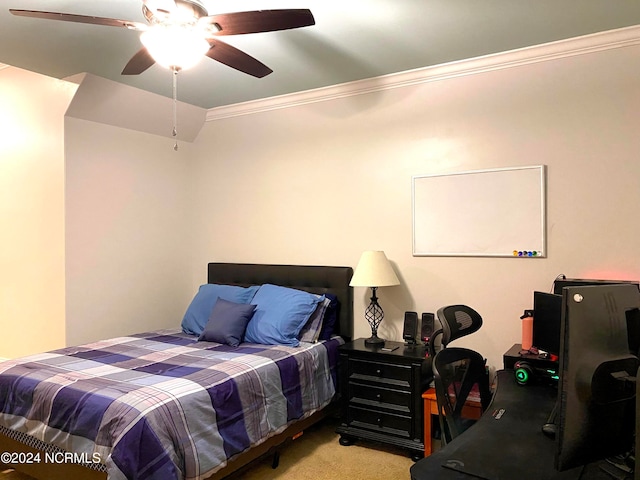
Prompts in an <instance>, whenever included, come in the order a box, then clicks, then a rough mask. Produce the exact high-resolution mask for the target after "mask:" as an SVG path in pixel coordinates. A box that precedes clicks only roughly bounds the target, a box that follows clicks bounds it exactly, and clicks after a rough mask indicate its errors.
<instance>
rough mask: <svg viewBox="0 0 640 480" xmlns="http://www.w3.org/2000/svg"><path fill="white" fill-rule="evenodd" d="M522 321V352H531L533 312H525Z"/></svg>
mask: <svg viewBox="0 0 640 480" xmlns="http://www.w3.org/2000/svg"><path fill="white" fill-rule="evenodd" d="M520 319H521V320H522V350H531V347H532V346H533V310H525V311H524V314H523V315H522V316H521V317H520Z"/></svg>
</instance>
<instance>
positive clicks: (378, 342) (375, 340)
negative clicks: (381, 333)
mask: <svg viewBox="0 0 640 480" xmlns="http://www.w3.org/2000/svg"><path fill="white" fill-rule="evenodd" d="M364 344H365V345H367V346H369V347H384V340H383V339H382V338H379V337H378V336H377V335H375V334H374V335H371V336H370V337H369V338H366V339H365V340H364Z"/></svg>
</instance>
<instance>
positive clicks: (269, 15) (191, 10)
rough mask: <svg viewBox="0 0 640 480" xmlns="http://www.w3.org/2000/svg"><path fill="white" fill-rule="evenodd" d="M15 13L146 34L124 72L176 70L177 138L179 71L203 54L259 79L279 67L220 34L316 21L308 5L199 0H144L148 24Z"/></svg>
mask: <svg viewBox="0 0 640 480" xmlns="http://www.w3.org/2000/svg"><path fill="white" fill-rule="evenodd" d="M9 11H10V12H11V13H12V14H13V15H18V16H23V17H32V18H43V19H46V20H62V21H65V22H76V23H88V24H92V25H104V26H107V27H124V28H127V29H129V30H137V31H140V32H142V33H141V35H140V41H141V42H142V44H143V47H142V48H141V49H140V50H138V52H137V53H136V54H135V55H134V56H133V57H131V59H130V60H129V62H128V63H127V64H126V65H125V67H124V70H122V75H138V74H140V73H142V72H144V71H145V70H147V69H148V68H149V67H151V66H152V65H154V64H155V63H159V64H160V65H162V66H164V67H167V68H169V69H170V70H171V71H172V72H173V130H172V135H173V137H174V138H175V139H176V142H175V144H174V147H173V148H174V150H178V142H177V135H178V130H177V123H178V121H177V106H176V104H177V75H178V72H179V71H180V70H183V69H186V68H189V67H191V66H193V65H195V64H196V63H197V62H198V61H199V60H200V59H201V58H202V57H203V56H207V57H209V58H211V59H213V60H217V61H218V62H220V63H223V64H225V65H227V66H229V67H231V68H234V69H236V70H239V71H241V72H244V73H247V74H249V75H252V76H254V77H257V78H262V77H264V76H266V75H269V74H270V73H271V72H273V70H271V69H270V68H269V67H267V66H266V65H265V64H264V63H262V62H260V61H259V60H257V59H255V58H253V57H252V56H251V55H248V54H247V53H245V52H243V51H242V50H239V49H237V48H235V47H233V46H231V45H229V44H228V43H226V42H223V41H222V40H219V39H218V37H220V36H225V35H241V34H247V33H261V32H273V31H276V30H289V29H292V28H300V27H308V26H311V25H315V19H314V18H313V15H312V13H311V11H310V10H308V9H283V10H256V11H251V12H235V13H222V14H217V15H209V12H208V11H207V9H206V8H205V7H204V5H203V4H202V3H201V2H200V1H199V0H142V13H143V15H144V17H145V19H146V20H147V23H146V24H145V23H140V22H134V21H129V20H119V19H116V18H105V17H94V16H90V15H77V14H73V13H60V12H44V11H39V10H19V9H9Z"/></svg>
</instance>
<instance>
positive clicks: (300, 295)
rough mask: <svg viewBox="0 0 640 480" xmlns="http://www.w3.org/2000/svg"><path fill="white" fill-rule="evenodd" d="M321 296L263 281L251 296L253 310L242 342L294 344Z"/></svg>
mask: <svg viewBox="0 0 640 480" xmlns="http://www.w3.org/2000/svg"><path fill="white" fill-rule="evenodd" d="M324 298H325V297H324V296H323V295H320V296H318V295H313V294H311V293H307V292H303V291H302V290H296V289H294V288H287V287H280V286H277V285H271V284H268V283H267V284H265V285H262V286H261V287H260V288H259V289H258V291H257V292H256V294H255V296H254V297H253V300H252V303H254V304H255V305H256V311H255V313H254V314H253V318H252V319H251V320H250V321H249V325H247V331H246V333H245V337H244V340H245V342H251V343H263V344H266V345H290V346H293V347H297V346H298V345H299V344H300V342H299V340H298V334H299V333H300V330H301V329H302V327H303V326H304V325H305V323H307V321H308V320H309V317H310V316H311V314H312V313H313V312H314V311H315V309H316V308H317V306H318V304H319V303H320V302H322V301H324Z"/></svg>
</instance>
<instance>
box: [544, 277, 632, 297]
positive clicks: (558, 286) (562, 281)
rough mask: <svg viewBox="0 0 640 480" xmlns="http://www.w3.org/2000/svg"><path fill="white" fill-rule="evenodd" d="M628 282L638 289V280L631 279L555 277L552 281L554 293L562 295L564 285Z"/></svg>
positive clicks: (624, 283) (576, 285)
mask: <svg viewBox="0 0 640 480" xmlns="http://www.w3.org/2000/svg"><path fill="white" fill-rule="evenodd" d="M619 284H623V285H626V284H629V285H635V286H636V288H638V290H640V282H636V281H633V280H596V279H588V278H556V280H555V281H554V282H553V293H555V294H556V295H562V289H563V288H564V287H580V286H587V285H619Z"/></svg>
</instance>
